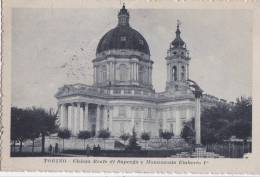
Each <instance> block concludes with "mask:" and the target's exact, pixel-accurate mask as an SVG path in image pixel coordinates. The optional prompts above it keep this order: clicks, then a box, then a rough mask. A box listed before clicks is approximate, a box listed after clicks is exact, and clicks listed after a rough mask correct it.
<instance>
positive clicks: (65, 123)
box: [63, 104, 69, 129]
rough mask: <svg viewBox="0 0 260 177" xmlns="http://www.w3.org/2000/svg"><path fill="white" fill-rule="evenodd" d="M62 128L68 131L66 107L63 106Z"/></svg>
mask: <svg viewBox="0 0 260 177" xmlns="http://www.w3.org/2000/svg"><path fill="white" fill-rule="evenodd" d="M63 127H64V128H66V129H68V127H69V126H68V105H66V104H64V118H63Z"/></svg>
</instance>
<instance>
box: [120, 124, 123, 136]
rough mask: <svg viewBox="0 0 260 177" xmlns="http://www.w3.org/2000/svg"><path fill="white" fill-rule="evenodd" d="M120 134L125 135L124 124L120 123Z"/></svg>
mask: <svg viewBox="0 0 260 177" xmlns="http://www.w3.org/2000/svg"><path fill="white" fill-rule="evenodd" d="M120 133H121V134H123V133H124V123H122V122H121V123H120Z"/></svg>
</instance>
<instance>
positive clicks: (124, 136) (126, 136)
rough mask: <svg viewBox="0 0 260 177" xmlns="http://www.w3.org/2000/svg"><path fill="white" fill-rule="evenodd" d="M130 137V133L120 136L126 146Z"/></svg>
mask: <svg viewBox="0 0 260 177" xmlns="http://www.w3.org/2000/svg"><path fill="white" fill-rule="evenodd" d="M129 137H130V135H129V134H128V133H124V134H122V135H121V136H120V138H121V139H122V140H123V141H124V145H125V142H126V141H127V140H128V139H129Z"/></svg>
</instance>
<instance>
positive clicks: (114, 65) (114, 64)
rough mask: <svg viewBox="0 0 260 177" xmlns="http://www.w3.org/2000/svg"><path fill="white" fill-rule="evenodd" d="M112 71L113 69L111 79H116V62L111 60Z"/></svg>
mask: <svg viewBox="0 0 260 177" xmlns="http://www.w3.org/2000/svg"><path fill="white" fill-rule="evenodd" d="M113 71H114V72H113V73H114V76H113V80H114V81H115V80H116V62H113Z"/></svg>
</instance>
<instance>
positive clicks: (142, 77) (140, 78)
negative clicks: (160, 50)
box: [138, 66, 144, 83]
mask: <svg viewBox="0 0 260 177" xmlns="http://www.w3.org/2000/svg"><path fill="white" fill-rule="evenodd" d="M138 75H139V81H140V82H141V83H143V82H144V67H143V66H140V67H139V70H138Z"/></svg>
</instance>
